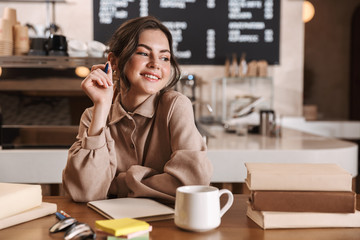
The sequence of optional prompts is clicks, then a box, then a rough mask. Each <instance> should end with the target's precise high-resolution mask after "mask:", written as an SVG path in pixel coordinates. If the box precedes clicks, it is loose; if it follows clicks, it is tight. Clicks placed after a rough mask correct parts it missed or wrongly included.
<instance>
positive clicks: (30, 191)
mask: <svg viewBox="0 0 360 240" xmlns="http://www.w3.org/2000/svg"><path fill="white" fill-rule="evenodd" d="M0 206H1V211H0V229H3V228H7V227H10V226H13V225H16V224H20V223H23V222H27V221H30V220H33V219H36V218H40V217H43V216H46V215H49V214H53V213H55V212H56V208H57V206H56V204H54V203H46V202H42V192H41V186H40V185H30V184H15V183H0Z"/></svg>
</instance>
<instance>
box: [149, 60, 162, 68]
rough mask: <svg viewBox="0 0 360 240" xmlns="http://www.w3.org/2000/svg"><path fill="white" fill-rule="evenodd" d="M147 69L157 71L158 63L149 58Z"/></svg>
mask: <svg viewBox="0 0 360 240" xmlns="http://www.w3.org/2000/svg"><path fill="white" fill-rule="evenodd" d="M148 67H150V68H156V69H159V68H160V64H159V63H158V61H157V60H156V59H155V58H151V59H150V61H149V63H148Z"/></svg>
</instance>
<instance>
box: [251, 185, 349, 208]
mask: <svg viewBox="0 0 360 240" xmlns="http://www.w3.org/2000/svg"><path fill="white" fill-rule="evenodd" d="M250 205H251V207H252V209H253V210H259V211H282V212H330V213H354V212H355V208H356V193H355V192H334V191H330V192H323V191H260V190H258V191H252V192H251V194H250Z"/></svg>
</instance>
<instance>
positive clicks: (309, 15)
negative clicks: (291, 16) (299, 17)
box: [303, 1, 315, 23]
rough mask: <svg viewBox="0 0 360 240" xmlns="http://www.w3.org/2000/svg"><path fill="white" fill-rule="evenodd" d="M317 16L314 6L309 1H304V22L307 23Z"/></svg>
mask: <svg viewBox="0 0 360 240" xmlns="http://www.w3.org/2000/svg"><path fill="white" fill-rule="evenodd" d="M314 15H315V8H314V5H313V4H312V3H311V2H309V1H304V3H303V21H304V22H305V23H307V22H309V21H311V19H313V17H314Z"/></svg>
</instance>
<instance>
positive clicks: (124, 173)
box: [63, 90, 213, 202]
mask: <svg viewBox="0 0 360 240" xmlns="http://www.w3.org/2000/svg"><path fill="white" fill-rule="evenodd" d="M118 97H119V96H118ZM91 117H92V108H89V109H86V110H85V112H84V113H83V115H82V117H81V122H80V126H79V133H78V136H77V141H76V142H75V143H74V144H73V145H72V146H71V148H70V149H69V154H68V161H67V165H66V167H65V169H64V171H63V185H64V188H65V190H66V192H67V193H68V194H69V195H70V196H71V198H72V199H73V200H74V201H78V202H87V201H92V200H98V199H106V198H107V197H108V195H109V194H111V195H116V196H117V197H151V198H158V199H163V200H165V201H171V202H173V201H174V200H175V192H176V188H177V187H179V186H182V185H196V184H201V185H208V184H209V183H210V178H211V175H212V171H213V168H212V165H211V163H210V161H209V159H208V158H207V154H206V150H207V148H206V144H205V143H204V141H203V139H202V137H201V135H200V133H199V132H198V130H197V128H196V126H195V122H194V114H193V108H192V104H191V102H190V100H189V99H188V98H187V97H186V96H184V95H182V94H181V93H179V92H176V91H172V90H171V91H167V92H165V93H163V94H159V93H158V94H155V95H152V96H150V97H149V98H148V99H147V100H146V101H145V102H143V103H142V104H141V105H140V106H139V107H138V108H137V109H136V110H135V111H134V112H132V113H131V112H129V113H128V112H126V111H125V110H124V109H123V108H122V106H121V104H120V102H119V101H118V98H117V99H116V100H115V102H114V104H113V105H112V107H111V110H110V113H109V117H108V124H107V126H106V127H105V128H104V129H103V130H102V132H101V133H100V135H98V136H88V135H87V129H88V128H89V125H90V121H91Z"/></svg>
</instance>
